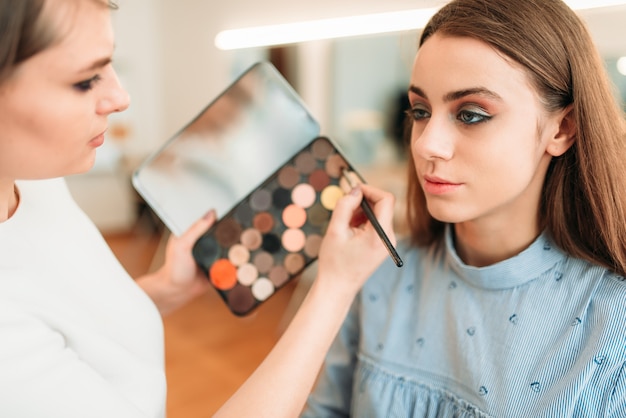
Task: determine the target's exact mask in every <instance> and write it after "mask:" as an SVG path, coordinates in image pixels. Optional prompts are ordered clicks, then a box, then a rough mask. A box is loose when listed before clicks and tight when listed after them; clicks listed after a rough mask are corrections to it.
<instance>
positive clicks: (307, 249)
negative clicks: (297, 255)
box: [304, 234, 322, 258]
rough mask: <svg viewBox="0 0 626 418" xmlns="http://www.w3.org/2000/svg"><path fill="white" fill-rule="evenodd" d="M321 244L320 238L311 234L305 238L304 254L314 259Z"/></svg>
mask: <svg viewBox="0 0 626 418" xmlns="http://www.w3.org/2000/svg"><path fill="white" fill-rule="evenodd" d="M321 244H322V236H321V235H317V234H313V235H309V236H308V237H307V238H306V243H305V244H304V253H305V254H306V255H307V256H309V257H311V258H316V257H317V255H318V254H319V251H320V245H321Z"/></svg>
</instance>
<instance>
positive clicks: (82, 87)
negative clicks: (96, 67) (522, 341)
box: [74, 74, 101, 91]
mask: <svg viewBox="0 0 626 418" xmlns="http://www.w3.org/2000/svg"><path fill="white" fill-rule="evenodd" d="M100 79H101V78H100V75H98V74H96V75H95V76H93V77H91V78H90V79H88V80H84V81H80V82H78V83H76V84H74V88H75V89H76V90H78V91H89V90H91V89H92V88H93V86H94V85H95V84H96V83H97V82H98V81H100Z"/></svg>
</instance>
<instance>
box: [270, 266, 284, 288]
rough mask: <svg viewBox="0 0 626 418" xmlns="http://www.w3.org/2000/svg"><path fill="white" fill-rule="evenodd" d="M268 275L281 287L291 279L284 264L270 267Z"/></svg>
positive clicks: (275, 284)
mask: <svg viewBox="0 0 626 418" xmlns="http://www.w3.org/2000/svg"><path fill="white" fill-rule="evenodd" d="M267 277H268V278H269V279H270V280H271V281H272V283H274V286H276V287H280V286H282V285H284V284H285V283H287V281H288V280H289V272H288V271H287V269H286V268H285V267H284V266H282V265H279V266H274V267H272V268H271V269H270V271H269V274H268V275H267Z"/></svg>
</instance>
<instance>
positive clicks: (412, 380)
mask: <svg viewBox="0 0 626 418" xmlns="http://www.w3.org/2000/svg"><path fill="white" fill-rule="evenodd" d="M613 91H614V90H613V86H612V85H611V81H610V79H609V77H608V75H607V73H606V70H605V67H604V62H603V60H602V58H601V56H600V54H599V53H598V51H597V50H596V48H595V46H594V42H593V40H592V38H591V36H590V34H589V32H588V30H587V28H586V27H585V24H584V22H583V21H582V20H581V19H580V17H578V16H577V15H576V14H575V13H574V12H573V11H572V10H571V9H570V8H569V7H568V6H567V5H566V4H565V3H564V2H563V1H561V0H516V1H511V0H455V1H451V2H449V3H447V4H446V5H445V6H443V8H441V9H440V10H439V11H438V12H437V13H436V14H435V15H434V17H432V19H431V20H430V22H428V24H427V25H426V27H425V28H424V30H423V32H422V33H421V35H420V40H419V49H418V51H417V54H416V57H415V59H414V63H413V69H412V73H411V80H410V84H409V86H407V93H408V96H407V97H408V101H409V103H410V108H409V109H408V111H407V113H408V116H409V120H410V142H409V146H408V148H407V153H410V156H411V159H410V163H409V172H408V176H409V183H408V189H407V194H406V196H407V203H408V206H407V209H408V212H407V213H408V214H409V217H408V224H409V228H410V237H409V238H408V239H407V240H402V242H401V243H400V244H399V245H398V250H399V251H400V253H401V254H402V255H403V260H404V262H405V265H404V267H403V268H402V269H397V268H396V267H395V265H394V264H393V263H392V262H391V261H390V260H388V261H385V262H384V263H383V264H382V265H381V267H380V268H379V269H378V270H377V271H376V273H375V274H374V275H373V276H372V277H371V278H370V279H369V280H368V281H367V283H366V284H365V285H364V287H363V289H362V291H361V292H360V294H359V296H358V297H357V299H356V300H355V302H354V306H353V308H352V309H351V310H350V313H349V314H348V317H347V319H346V322H345V324H344V325H343V327H342V329H341V331H340V333H339V335H338V337H337V339H336V341H335V343H334V344H333V346H332V348H331V350H330V351H329V353H328V357H327V360H326V364H325V366H324V370H323V372H322V375H321V377H320V380H319V384H318V385H317V387H316V389H315V391H314V393H313V394H312V395H311V397H310V399H309V401H308V403H307V410H306V412H305V413H304V414H303V417H307V418H309V417H311V418H313V417H315V418H320V417H348V416H350V417H355V418H356V417H368V418H372V417H381V418H383V417H384V418H387V417H412V418H422V417H424V418H425V417H438V418H453V417H454V418H459V417H466V418H470V417H472V418H477V417H485V418H486V417H507V418H512V417H520V418H530V417H532V418H565V417H567V418H569V417H578V418H589V417H605V418H607V417H615V418H617V417H621V418H623V417H626V280H625V279H624V277H625V275H626V193H625V192H624V188H625V187H626V169H625V168H624V167H625V164H626V142H625V140H626V129H625V124H624V113H623V111H622V110H621V108H620V106H619V104H618V102H617V100H616V97H615V96H614V94H613ZM361 259H362V260H365V258H364V257H362V258H361Z"/></svg>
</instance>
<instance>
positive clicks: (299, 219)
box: [282, 204, 306, 228]
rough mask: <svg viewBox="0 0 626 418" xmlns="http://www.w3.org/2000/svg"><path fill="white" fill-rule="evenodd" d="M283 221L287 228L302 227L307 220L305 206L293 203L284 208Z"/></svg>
mask: <svg viewBox="0 0 626 418" xmlns="http://www.w3.org/2000/svg"><path fill="white" fill-rule="evenodd" d="M282 218H283V223H284V224H285V226H286V227H287V228H300V227H301V226H302V225H304V223H305V222H306V211H305V210H304V208H302V207H300V206H298V205H295V204H291V205H289V206H287V207H286V208H285V210H283V216H282Z"/></svg>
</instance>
